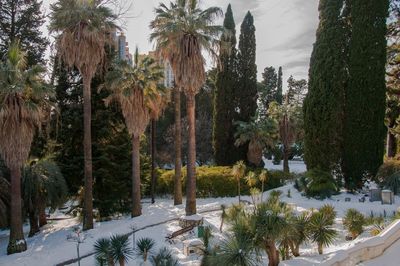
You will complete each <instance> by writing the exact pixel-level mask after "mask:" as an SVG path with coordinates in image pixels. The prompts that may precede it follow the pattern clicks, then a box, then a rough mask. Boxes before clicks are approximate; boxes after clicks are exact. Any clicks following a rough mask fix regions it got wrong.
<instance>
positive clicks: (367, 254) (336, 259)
mask: <svg viewBox="0 0 400 266" xmlns="http://www.w3.org/2000/svg"><path fill="white" fill-rule="evenodd" d="M396 241H400V220H397V221H395V222H393V223H392V224H391V225H390V226H388V227H387V228H385V230H383V231H382V232H381V233H380V234H379V235H377V236H376V237H373V238H370V239H367V240H365V241H364V242H360V243H358V244H356V245H355V246H353V247H351V248H349V249H347V250H341V251H338V252H337V253H336V254H335V255H334V256H332V257H330V258H329V259H327V260H325V261H324V262H322V263H321V264H320V265H324V266H355V265H357V264H358V263H360V262H365V261H368V260H372V259H374V258H376V257H379V256H381V255H382V254H383V253H384V252H385V250H386V249H388V248H389V247H390V246H392V245H393V244H394V243H395V242H396Z"/></svg>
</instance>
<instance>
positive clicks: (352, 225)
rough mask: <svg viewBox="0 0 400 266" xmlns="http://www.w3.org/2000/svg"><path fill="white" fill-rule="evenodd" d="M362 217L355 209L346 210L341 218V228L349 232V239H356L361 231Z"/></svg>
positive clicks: (363, 221) (362, 229)
mask: <svg viewBox="0 0 400 266" xmlns="http://www.w3.org/2000/svg"><path fill="white" fill-rule="evenodd" d="M364 225H365V217H364V215H363V214H362V213H361V212H359V211H357V210H356V209H348V210H347V211H346V214H345V216H344V218H343V226H344V227H345V228H346V229H347V231H349V232H350V234H351V238H352V239H356V238H357V237H358V236H359V235H360V234H361V233H362V232H363V231H364V228H363V226H364Z"/></svg>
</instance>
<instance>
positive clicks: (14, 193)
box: [7, 167, 26, 254]
mask: <svg viewBox="0 0 400 266" xmlns="http://www.w3.org/2000/svg"><path fill="white" fill-rule="evenodd" d="M10 174H11V219H10V240H9V243H8V247H7V254H13V253H19V252H23V251H25V250H26V242H25V239H24V232H23V230H22V203H21V169H20V168H19V167H13V168H12V169H10Z"/></svg>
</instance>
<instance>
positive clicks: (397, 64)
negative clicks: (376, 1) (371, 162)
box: [385, 0, 400, 158]
mask: <svg viewBox="0 0 400 266" xmlns="http://www.w3.org/2000/svg"><path fill="white" fill-rule="evenodd" d="M389 21H390V23H389V25H388V36H387V37H388V66H387V79H386V81H387V93H386V119H385V121H386V126H387V128H388V134H387V140H386V147H387V148H386V151H387V153H386V155H387V157H388V158H393V157H394V156H395V155H396V153H397V143H396V142H397V141H396V135H397V134H399V132H400V130H399V122H400V120H399V118H400V99H399V97H398V95H399V94H400V79H399V77H400V60H399V58H400V44H399V42H398V41H397V40H399V38H400V30H399V29H400V1H399V0H391V2H390V18H389Z"/></svg>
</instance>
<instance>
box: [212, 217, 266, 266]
mask: <svg viewBox="0 0 400 266" xmlns="http://www.w3.org/2000/svg"><path fill="white" fill-rule="evenodd" d="M207 263H208V264H207V265H232V266H255V265H258V263H259V259H258V248H257V247H256V246H255V243H254V237H253V234H252V231H251V228H250V227H249V224H248V222H247V221H246V219H241V218H239V219H238V220H237V222H236V223H235V225H234V226H232V227H231V229H230V232H229V233H228V234H226V235H225V237H224V239H223V240H222V242H221V243H220V245H219V248H218V250H217V251H216V253H215V254H214V255H209V256H208V258H207Z"/></svg>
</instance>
